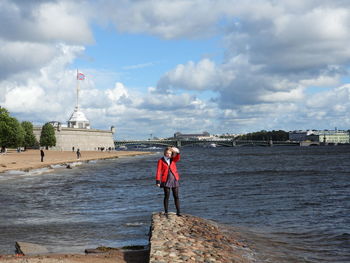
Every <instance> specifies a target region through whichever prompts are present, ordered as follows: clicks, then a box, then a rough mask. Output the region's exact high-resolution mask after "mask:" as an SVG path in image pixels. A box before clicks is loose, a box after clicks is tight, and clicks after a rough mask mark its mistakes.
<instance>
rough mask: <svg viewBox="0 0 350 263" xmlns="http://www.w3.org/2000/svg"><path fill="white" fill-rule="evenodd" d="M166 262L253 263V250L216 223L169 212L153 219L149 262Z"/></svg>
mask: <svg viewBox="0 0 350 263" xmlns="http://www.w3.org/2000/svg"><path fill="white" fill-rule="evenodd" d="M149 262H151V263H165V262H167V263H168V262H169V263H170V262H171V263H176V262H201V263H203V262H208V263H209V262H225V263H226V262H227V263H232V262H237V263H250V262H254V259H253V253H252V251H251V250H250V249H249V248H247V247H246V246H245V245H244V244H243V243H241V242H239V241H237V236H234V235H233V234H232V233H229V232H225V231H223V230H222V229H220V227H219V226H218V224H216V223H215V222H212V221H209V220H205V219H202V218H198V217H194V216H191V215H182V216H181V217H178V216H177V215H176V214H174V213H170V214H169V216H168V218H167V217H165V215H164V214H163V213H155V214H153V216H152V225H151V231H150V261H149Z"/></svg>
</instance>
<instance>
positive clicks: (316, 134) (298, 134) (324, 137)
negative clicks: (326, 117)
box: [289, 130, 350, 144]
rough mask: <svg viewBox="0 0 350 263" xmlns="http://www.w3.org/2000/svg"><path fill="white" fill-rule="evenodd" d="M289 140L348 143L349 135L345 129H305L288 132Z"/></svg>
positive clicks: (349, 140)
mask: <svg viewBox="0 0 350 263" xmlns="http://www.w3.org/2000/svg"><path fill="white" fill-rule="evenodd" d="M289 140H290V141H296V142H302V141H313V142H321V143H334V144H338V143H340V144H344V143H350V136H349V133H348V132H347V131H341V130H323V131H318V130H307V131H292V132H289Z"/></svg>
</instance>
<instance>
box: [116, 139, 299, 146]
mask: <svg viewBox="0 0 350 263" xmlns="http://www.w3.org/2000/svg"><path fill="white" fill-rule="evenodd" d="M114 143H115V146H116V147H118V146H126V145H147V146H149V145H157V146H164V147H166V146H176V147H183V146H189V145H197V144H206V145H210V144H215V145H221V146H228V147H233V146H247V145H253V146H254V145H256V146H258V145H261V146H273V145H299V143H297V142H288V141H272V140H268V141H262V140H261V141H257V140H126V141H115V142H114Z"/></svg>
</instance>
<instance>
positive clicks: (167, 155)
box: [156, 147, 181, 217]
mask: <svg viewBox="0 0 350 263" xmlns="http://www.w3.org/2000/svg"><path fill="white" fill-rule="evenodd" d="M179 160H180V151H179V149H178V148H176V147H167V148H165V150H164V156H163V157H162V158H160V159H159V160H158V165H157V172H156V185H157V186H158V187H161V188H163V189H164V201H163V205H164V213H165V216H166V217H168V204H169V196H170V189H171V190H172V192H173V197H174V202H175V207H176V215H177V216H181V213H180V200H179V180H180V175H179V173H178V171H177V168H176V163H177V162H178V161H179Z"/></svg>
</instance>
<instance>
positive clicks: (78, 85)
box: [76, 69, 80, 110]
mask: <svg viewBox="0 0 350 263" xmlns="http://www.w3.org/2000/svg"><path fill="white" fill-rule="evenodd" d="M79 91H80V84H79V70H78V69H77V106H76V108H77V110H79Z"/></svg>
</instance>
